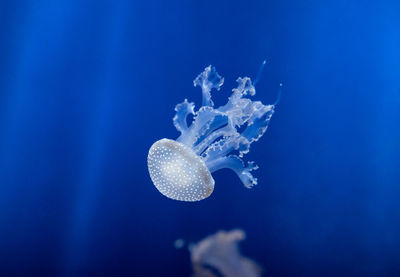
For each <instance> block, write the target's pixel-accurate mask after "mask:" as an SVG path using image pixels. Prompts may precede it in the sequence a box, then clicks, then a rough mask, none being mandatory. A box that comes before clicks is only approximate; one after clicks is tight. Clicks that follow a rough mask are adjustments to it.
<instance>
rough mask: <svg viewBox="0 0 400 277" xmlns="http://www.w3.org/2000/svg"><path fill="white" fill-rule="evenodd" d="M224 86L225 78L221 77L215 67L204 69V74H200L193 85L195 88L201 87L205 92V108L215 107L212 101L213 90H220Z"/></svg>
mask: <svg viewBox="0 0 400 277" xmlns="http://www.w3.org/2000/svg"><path fill="white" fill-rule="evenodd" d="M223 84H224V78H222V77H221V76H219V74H218V73H217V71H216V70H215V67H213V66H211V65H210V66H208V67H206V68H205V69H204V71H203V72H202V73H200V74H199V75H198V76H197V78H196V79H195V80H194V81H193V85H194V86H195V87H197V86H200V87H201V90H202V91H203V104H202V105H203V106H211V107H212V106H214V103H213V101H212V100H211V93H210V92H211V90H212V89H213V88H214V89H217V90H219V89H220V88H221V86H222V85H223Z"/></svg>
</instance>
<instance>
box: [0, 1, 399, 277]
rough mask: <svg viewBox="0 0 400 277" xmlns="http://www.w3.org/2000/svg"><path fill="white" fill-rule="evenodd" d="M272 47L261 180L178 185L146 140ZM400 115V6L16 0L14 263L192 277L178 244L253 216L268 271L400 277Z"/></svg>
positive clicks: (0, 213)
mask: <svg viewBox="0 0 400 277" xmlns="http://www.w3.org/2000/svg"><path fill="white" fill-rule="evenodd" d="M264 59H266V60H267V64H266V67H265V70H264V73H263V75H262V78H261V80H260V82H259V83H258V87H257V89H258V90H257V95H256V98H257V99H259V100H261V101H263V102H264V103H272V102H273V101H274V100H275V99H276V96H277V92H278V88H279V83H280V82H282V83H283V93H282V97H281V102H280V104H279V106H278V108H277V110H276V113H275V114H274V116H273V118H272V120H271V124H270V127H269V129H268V131H267V133H266V135H265V136H264V137H263V138H262V139H261V140H260V141H259V142H258V143H255V144H253V145H252V148H251V151H250V153H249V154H248V157H247V158H248V159H250V160H255V161H256V162H257V164H258V165H259V166H260V169H259V170H258V171H256V172H255V174H256V175H257V177H258V179H259V185H258V186H256V187H255V188H254V189H252V190H247V189H246V188H244V187H243V186H242V184H241V183H240V181H239V179H238V178H237V177H236V176H235V175H234V174H233V173H232V172H230V171H229V170H222V171H219V172H217V173H216V174H214V178H215V181H216V187H215V191H214V193H213V194H212V195H211V197H210V198H208V199H206V200H204V201H201V202H198V203H183V202H177V201H173V200H170V199H167V198H166V197H164V196H162V195H161V194H160V193H159V192H158V191H157V190H156V189H155V187H154V186H153V184H152V183H151V180H150V178H149V176H148V172H147V164H146V158H147V151H148V149H149V147H150V146H151V145H152V143H153V142H155V141H156V140H158V139H160V138H164V137H166V138H172V139H174V138H176V137H177V136H178V133H177V132H176V131H175V128H174V127H173V125H172V117H173V116H174V107H175V105H176V104H177V103H179V102H181V101H182V100H183V99H185V98H188V99H189V100H191V101H195V102H196V103H197V107H198V106H199V105H200V101H201V93H200V90H199V89H198V88H193V83H192V81H193V79H194V78H195V77H196V76H197V74H198V73H200V72H201V71H202V70H203V69H204V67H205V66H208V65H209V64H213V65H214V66H216V68H217V70H218V72H219V73H220V74H221V75H222V76H224V77H225V85H224V89H223V90H222V91H220V92H218V93H217V95H216V100H215V101H216V102H217V103H218V104H222V103H224V102H225V99H226V97H228V96H229V94H230V90H231V89H232V88H233V86H234V85H235V80H236V78H237V77H238V76H250V77H255V75H256V72H257V69H258V67H259V66H260V64H261V62H262V61H263V60H264ZM399 126H400V2H399V1H352V0H350V1H345V0H337V1H285V0H284V1H251V0H250V1H207V0H206V1H177V0H171V1H153V0H150V1H127V0H126V1H85V0H83V1H27V2H24V1H2V2H1V3H0V275H1V276H189V274H190V270H191V269H190V260H189V254H188V252H187V251H186V250H183V249H181V250H177V249H175V248H174V247H173V242H174V240H175V239H177V238H184V239H185V240H187V241H198V240H200V239H201V238H203V237H204V236H206V235H208V234H211V233H214V232H215V231H217V230H219V229H232V228H242V229H244V230H245V231H246V233H247V237H248V238H247V240H246V241H245V242H244V243H243V244H242V249H243V252H244V253H245V254H246V255H247V256H249V257H252V258H254V259H255V260H257V261H258V262H259V263H260V264H262V265H263V267H264V269H265V276H399V275H400V201H399V196H400V127H399Z"/></svg>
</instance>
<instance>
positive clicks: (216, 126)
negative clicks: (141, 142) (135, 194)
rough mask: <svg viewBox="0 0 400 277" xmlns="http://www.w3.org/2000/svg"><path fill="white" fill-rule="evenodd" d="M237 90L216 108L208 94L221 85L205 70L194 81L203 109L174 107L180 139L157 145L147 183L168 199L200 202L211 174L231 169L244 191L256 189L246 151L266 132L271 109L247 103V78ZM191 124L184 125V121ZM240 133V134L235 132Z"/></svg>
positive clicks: (184, 105) (207, 192)
mask: <svg viewBox="0 0 400 277" xmlns="http://www.w3.org/2000/svg"><path fill="white" fill-rule="evenodd" d="M237 82H238V86H237V87H236V88H234V89H233V90H232V91H233V93H232V94H231V96H230V97H229V98H228V102H227V103H226V104H225V105H223V106H220V107H218V108H214V103H213V101H212V99H211V91H212V90H220V88H221V86H222V84H223V83H224V79H223V78H222V77H221V76H219V74H218V73H217V72H216V70H215V68H214V67H212V66H208V67H206V68H205V70H204V71H203V72H202V73H201V74H200V75H199V76H197V78H196V79H195V80H194V81H193V84H194V86H195V87H196V86H199V87H201V89H202V93H203V103H202V106H201V107H200V108H199V109H198V110H197V111H195V109H194V103H190V102H188V101H187V100H186V99H185V101H183V102H182V103H181V104H178V105H177V106H176V107H175V111H176V115H175V117H174V118H173V123H174V125H175V127H176V129H177V130H178V131H179V132H180V133H181V135H180V136H179V137H178V138H177V139H176V141H174V140H170V139H161V140H159V141H157V142H155V143H154V144H153V145H152V146H151V148H150V150H149V155H148V158H147V161H148V169H149V173H150V177H151V180H152V181H153V183H154V185H155V186H156V188H157V189H158V190H159V191H160V192H161V193H162V194H163V195H165V196H166V197H169V198H171V199H175V200H181V201H199V200H202V199H205V198H207V197H208V196H210V194H211V193H212V192H213V190H214V183H215V182H214V179H213V178H212V175H211V173H213V172H215V171H217V170H219V169H222V168H230V169H232V170H233V171H234V172H235V173H236V174H237V175H238V177H239V178H240V180H241V181H242V183H243V184H244V185H245V187H247V188H251V187H252V186H254V185H256V184H257V179H256V178H254V177H253V175H252V173H251V172H252V171H253V170H255V169H257V168H258V167H257V166H256V165H255V164H254V163H253V162H248V163H247V165H246V164H245V163H244V162H243V161H242V157H243V155H244V154H246V153H248V152H249V149H250V145H251V144H252V143H253V142H255V141H257V140H259V139H260V138H261V137H262V135H263V134H264V133H265V131H266V130H267V127H268V124H269V121H270V119H271V117H272V114H273V113H274V108H275V104H274V105H263V104H262V103H261V102H260V101H252V100H250V99H249V98H248V97H249V96H254V95H255V92H256V91H255V87H254V85H253V83H252V81H251V79H250V78H248V77H244V78H238V79H237ZM190 114H192V115H193V122H192V123H191V124H190V125H188V124H187V120H188V115H190ZM239 130H240V131H239Z"/></svg>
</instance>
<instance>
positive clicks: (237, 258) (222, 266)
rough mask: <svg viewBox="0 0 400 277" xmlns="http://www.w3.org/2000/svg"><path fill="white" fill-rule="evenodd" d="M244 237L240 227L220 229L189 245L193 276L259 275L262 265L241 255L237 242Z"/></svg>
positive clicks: (248, 276) (229, 276)
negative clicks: (226, 229) (228, 229)
mask: <svg viewBox="0 0 400 277" xmlns="http://www.w3.org/2000/svg"><path fill="white" fill-rule="evenodd" d="M245 238H246V233H245V232H244V231H243V230H240V229H234V230H231V231H223V230H220V231H218V232H217V233H216V234H213V235H210V236H208V237H206V238H204V239H202V240H201V241H199V242H198V243H195V244H191V245H189V251H190V260H191V262H192V268H193V275H192V276H193V277H205V276H207V277H216V276H225V277H235V276H246V277H260V276H262V272H263V270H262V267H261V266H260V265H259V264H257V263H256V262H255V261H254V260H252V259H250V258H247V257H245V256H243V255H242V254H241V252H240V249H239V243H240V242H241V241H243V240H244V239H245Z"/></svg>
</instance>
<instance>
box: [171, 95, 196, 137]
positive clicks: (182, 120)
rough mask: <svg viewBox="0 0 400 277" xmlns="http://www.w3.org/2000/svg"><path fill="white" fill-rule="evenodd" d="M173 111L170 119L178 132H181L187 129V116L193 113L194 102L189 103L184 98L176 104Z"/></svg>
mask: <svg viewBox="0 0 400 277" xmlns="http://www.w3.org/2000/svg"><path fill="white" fill-rule="evenodd" d="M175 111H176V114H175V116H174V118H173V119H172V120H173V122H174V126H175V128H176V129H177V130H178V131H179V132H181V133H182V134H183V133H184V132H186V131H187V129H188V125H187V116H188V115H189V114H194V103H193V102H191V103H189V102H188V101H187V99H185V101H183V102H182V103H180V104H178V105H176V107H175Z"/></svg>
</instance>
